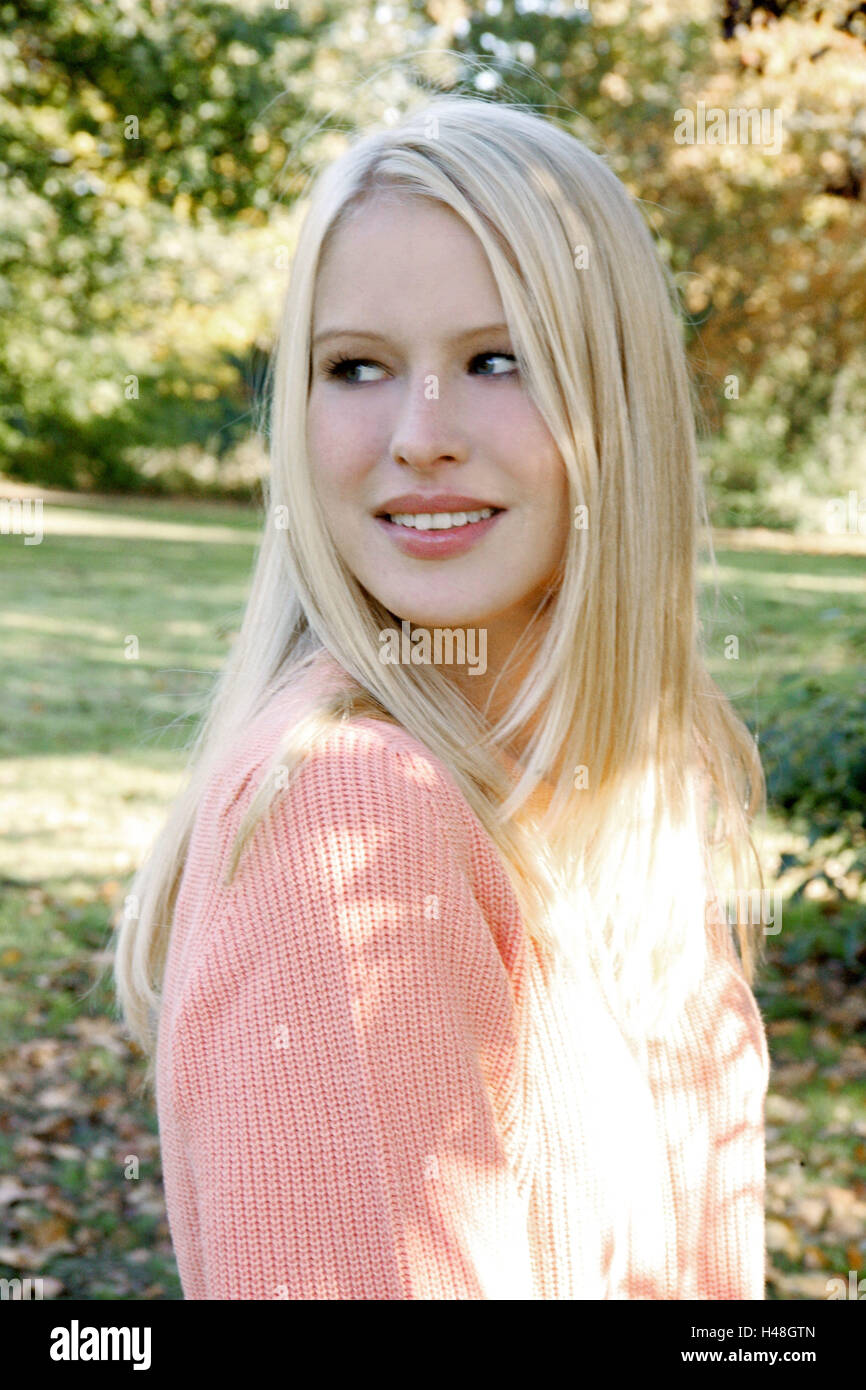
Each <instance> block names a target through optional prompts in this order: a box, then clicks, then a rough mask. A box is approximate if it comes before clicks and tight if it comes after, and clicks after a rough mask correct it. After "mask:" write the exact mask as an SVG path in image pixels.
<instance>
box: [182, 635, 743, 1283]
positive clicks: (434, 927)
mask: <svg viewBox="0 0 866 1390" xmlns="http://www.w3.org/2000/svg"><path fill="white" fill-rule="evenodd" d="M335 671H337V672H339V667H336V665H335V663H333V660H332V658H330V657H329V656H327V655H325V656H323V657H322V658H321V659H320V660H319V662H318V663H317V664H316V665H314V667H313V668H312V669H311V670H310V671H309V672H308V673H306V674H305V675H304V677H303V678H302V680H301V681H300V682H299V683H298V685H297V686H296V687H295V689H293V690H292V691H289V692H284V693H283V694H281V695H279V696H277V697H275V698H274V699H273V700H272V702H271V703H270V705H269V706H268V708H267V709H266V710H265V711H263V713H262V714H261V715H260V716H259V717H258V718H257V719H256V720H255V721H254V722H253V723H252V724H251V726H250V727H249V729H248V731H247V733H246V735H245V737H244V738H243V740H242V741H241V742H240V744H239V746H238V747H236V748H235V749H234V750H232V751H231V753H230V754H228V755H227V757H226V758H225V760H224V762H223V763H222V765H221V767H220V768H219V770H218V771H217V772H216V774H215V775H214V776H213V777H212V778H211V780H210V782H209V785H208V788H207V790H206V793H205V795H204V796H203V799H202V802H201V805H200V808H199V811H198V815H197V818H196V822H195V826H194V830H193V835H192V840H191V844H190V849H189V855H188V858H187V862H186V867H185V870H184V874H183V877H182V881H181V885H180V889H179V895H178V900H177V905H176V912H175V919H174V924H173V931H172V935H171V940H170V945H169V953H168V959H167V964H166V972H165V978H164V994H163V999H164V1003H163V1011H162V1015H161V1020H160V1029H159V1039H158V1048H157V1106H158V1115H159V1127H160V1138H161V1145H162V1160H163V1171H164V1181H165V1191H166V1198H167V1208H168V1217H169V1223H170V1228H171V1234H172V1239H173V1243H174V1248H175V1252H176V1255H177V1261H178V1268H179V1271H180V1277H181V1281H182V1284H183V1290H184V1294H185V1296H186V1297H187V1298H193V1299H213V1298H215V1299H224V1298H240V1299H273V1298H289V1299H607V1298H611V1299H738V1298H745V1299H762V1298H763V1297H764V1215H763V1196H764V1129H763V1104H764V1096H765V1092H766V1088H767V1083H768V1078H769V1057H768V1053H767V1044H766V1039H765V1035H764V1028H763V1024H762V1021H761V1016H760V1013H759V1011H758V1008H757V1005H756V1003H755V1000H754V996H753V995H752V992H751V990H750V989H749V988H748V986H747V984H746V983H745V981H744V979H743V978H742V976H741V974H740V972H739V970H738V969H737V967H736V966H734V965H731V964H728V963H721V962H719V963H718V964H714V965H713V966H711V968H710V969H709V970H708V973H707V976H706V979H705V982H704V985H703V986H702V988H701V990H700V991H698V992H697V993H696V994H695V995H694V996H693V997H692V998H691V1000H690V1002H689V1004H688V1007H687V1008H686V1009H685V1010H684V1011H683V1013H682V1015H681V1016H680V1017H679V1018H677V1019H674V1020H672V1021H671V1026H670V1029H669V1031H668V1032H667V1034H666V1036H665V1038H664V1041H659V1040H653V1041H652V1042H651V1043H650V1044H649V1047H648V1050H647V1051H646V1053H645V1054H644V1056H643V1058H642V1059H640V1058H639V1057H638V1056H637V1054H636V1053H635V1052H634V1051H633V1050H632V1048H631V1047H630V1046H629V1045H627V1044H626V1042H625V1041H624V1039H623V1036H622V1035H621V1033H620V1031H619V1029H618V1028H617V1027H616V1025H615V1023H614V1021H613V1019H612V1017H611V1015H610V1014H609V1013H608V1012H607V1010H606V1009H605V1008H604V1006H603V1005H602V1003H601V1002H600V1000H599V998H598V997H597V995H596V993H595V992H594V991H593V989H592V988H591V987H590V985H589V983H588V980H584V979H580V978H578V977H577V975H576V974H575V975H573V976H572V975H568V976H561V977H559V978H553V979H550V978H548V977H547V972H546V971H543V970H542V968H541V965H540V962H539V957H538V955H537V953H536V951H535V948H534V946H533V945H532V943H531V942H530V940H529V938H528V936H527V935H526V932H525V930H524V928H523V926H522V923H521V919H520V915H519V912H518V907H517V902H516V900H515V898H514V895H513V892H512V889H511V886H510V883H509V881H508V879H507V876H506V874H505V872H504V870H503V868H502V866H501V864H500V862H499V860H498V858H497V855H496V852H495V850H494V847H493V845H492V843H491V841H490V839H489V837H488V836H487V834H486V832H485V831H484V829H483V827H482V826H481V825H480V823H479V822H478V820H477V819H476V817H475V816H474V814H473V813H472V811H471V810H470V808H469V807H468V805H467V803H466V801H465V799H464V798H463V797H462V796H461V795H460V793H459V791H458V789H457V787H456V785H455V783H454V781H453V779H452V778H451V776H450V774H449V773H448V771H447V769H446V768H445V767H444V766H443V765H442V764H441V762H440V761H439V760H438V759H436V758H435V757H433V756H432V754H430V753H429V752H428V751H427V750H426V748H424V746H423V745H422V744H421V743H419V742H418V741H417V740H416V739H414V738H412V737H411V736H410V735H408V734H407V733H405V732H404V731H403V730H401V729H399V728H396V727H392V726H389V725H385V724H382V723H381V722H378V721H375V720H372V719H364V718H362V719H357V720H352V721H350V722H348V723H345V724H342V725H341V726H340V727H339V729H337V730H335V731H334V733H333V734H332V735H330V736H329V737H328V739H327V742H326V743H325V744H323V745H322V746H321V747H320V748H319V749H317V751H316V752H315V754H314V755H313V756H312V757H311V758H310V759H309V760H308V761H307V762H305V763H304V764H303V766H302V768H301V770H300V772H299V774H298V775H297V780H295V781H294V782H293V783H292V784H291V785H290V786H289V788H288V789H284V790H282V791H281V792H280V793H279V794H278V798H277V801H276V803H275V806H274V809H273V811H272V812H271V815H270V816H269V817H268V818H267V821H266V823H264V824H260V825H259V827H258V828H257V830H256V832H255V836H254V839H253V842H252V844H251V847H250V848H249V850H248V853H247V854H246V856H245V857H244V858H243V859H242V861H241V866H240V869H239V873H238V876H237V878H236V879H235V882H234V884H233V886H232V887H231V888H230V889H226V888H225V887H224V886H223V884H222V875H223V871H224V868H225V864H226V859H227V855H228V852H229V849H230V847H231V843H232V840H233V838H234V833H235V831H236V829H237V826H238V824H239V821H240V818H241V816H242V814H243V811H244V810H245V809H246V807H247V806H248V805H249V802H250V799H251V798H252V795H253V793H254V791H255V789H256V786H257V785H258V782H259V780H260V778H261V776H262V773H263V771H264V768H265V765H266V762H267V759H268V755H269V753H270V752H271V751H272V750H273V749H274V746H275V742H276V740H277V738H278V736H279V733H280V731H281V729H282V728H283V727H284V726H285V723H286V721H287V720H288V719H291V718H292V717H293V716H295V714H296V712H297V710H298V709H299V708H300V707H301V702H302V701H303V699H304V698H305V692H306V691H309V689H310V683H311V682H314V681H316V680H319V679H322V678H329V677H328V673H329V672H330V678H333V675H334V672H335Z"/></svg>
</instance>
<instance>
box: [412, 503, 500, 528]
mask: <svg viewBox="0 0 866 1390" xmlns="http://www.w3.org/2000/svg"><path fill="white" fill-rule="evenodd" d="M494 511H495V508H493V507H484V508H483V509H482V510H481V511H480V512H434V513H430V512H421V513H419V515H417V516H414V515H410V514H409V513H407V512H398V513H397V514H396V515H395V516H389V517H388V520H389V521H393V522H394V523H395V524H396V525H397V526H414V528H415V530H416V531H447V530H448V529H449V528H450V527H452V526H467V525H468V524H469V522H471V521H486V520H487V518H488V517H489V516H493V513H494Z"/></svg>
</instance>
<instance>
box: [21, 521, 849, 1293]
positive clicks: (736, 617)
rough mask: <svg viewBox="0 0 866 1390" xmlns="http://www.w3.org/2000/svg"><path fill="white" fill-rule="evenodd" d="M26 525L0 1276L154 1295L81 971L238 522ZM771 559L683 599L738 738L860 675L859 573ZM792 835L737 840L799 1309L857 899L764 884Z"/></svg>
mask: <svg viewBox="0 0 866 1390" xmlns="http://www.w3.org/2000/svg"><path fill="white" fill-rule="evenodd" d="M43 529H44V537H43V540H42V542H41V544H39V545H31V546H25V545H24V544H23V542H22V539H21V537H16V536H3V537H2V538H0V570H2V579H3V591H4V594H5V604H4V609H3V614H2V627H0V643H2V652H0V654H2V660H3V671H4V677H5V679H4V686H5V688H4V709H5V713H6V718H5V720H4V725H3V729H2V732H0V751H2V762H0V778H2V783H0V804H2V808H3V821H4V827H5V829H6V833H5V835H4V838H3V842H2V847H0V876H2V879H3V887H4V892H3V896H2V905H0V964H2V967H3V970H2V981H0V1030H2V1033H0V1048H2V1057H3V1066H2V1073H0V1172H2V1173H3V1174H5V1176H3V1177H0V1219H2V1230H0V1277H13V1276H15V1275H20V1276H25V1275H28V1274H30V1275H39V1276H41V1277H43V1278H44V1281H45V1283H44V1290H45V1296H46V1297H54V1298H84V1299H108V1298H121V1299H127V1298H129V1299H153V1298H159V1299H177V1298H179V1297H181V1290H180V1284H179V1281H178V1277H177V1271H176V1268H175V1263H174V1259H173V1256H172V1251H171V1244H170V1241H169V1237H168V1227H167V1224H166V1219H165V1208H164V1201H163V1193H162V1183H161V1170H160V1163H159V1145H158V1136H157V1128H156V1118H155V1114H154V1111H153V1105H152V1102H151V1100H150V1098H149V1097H146V1096H144V1095H143V1094H142V1091H141V1076H142V1071H143V1063H142V1059H141V1057H140V1055H139V1054H138V1051H137V1049H136V1048H135V1047H134V1046H132V1045H131V1044H130V1043H129V1042H128V1040H127V1039H126V1036H125V1034H124V1032H123V1029H122V1027H121V1026H120V1024H119V1023H118V1021H117V1019H116V1017H115V1016H114V1010H113V998H112V995H111V992H110V988H109V983H108V981H107V980H106V978H104V971H105V967H106V965H107V964H108V962H109V960H110V948H111V939H112V925H111V922H112V919H113V918H114V916H115V914H116V912H117V910H118V908H119V906H120V905H121V903H122V899H123V895H124V891H125V887H126V884H127V883H128V880H129V876H130V875H131V873H132V871H133V869H134V867H135V866H136V865H137V863H138V862H139V860H140V858H141V856H142V854H143V853H144V851H145V849H146V848H147V845H148V844H149V842H150V840H151V839H152V837H153V835H154V833H155V832H156V830H157V829H158V827H159V824H160V821H161V818H162V816H163V814H164V811H165V808H166V806H167V804H168V801H169V799H170V797H171V796H172V794H173V792H174V791H175V789H176V788H177V787H178V785H179V782H180V778H181V773H182V768H183V761H184V757H183V748H184V745H185V744H186V742H187V741H188V739H189V736H190V734H191V733H192V731H193V729H194V727H195V720H196V715H197V712H198V711H199V710H200V708H201V703H202V701H203V699H204V698H205V697H206V695H207V692H208V690H209V688H210V684H211V681H212V679H213V676H214V675H215V673H216V672H217V671H218V669H219V667H220V665H221V663H222V661H223V659H224V658H225V655H226V653H227V651H228V649H229V645H230V642H231V638H232V633H233V632H234V630H235V629H236V627H237V626H238V624H239V621H240V617H241V614H242V611H243V604H244V601H245V597H246V593H247V588H248V585H249V581H250V576H251V570H252V564H253V559H254V554H255V545H256V541H257V538H258V530H259V519H258V517H257V515H256V513H255V512H254V511H253V510H250V509H242V508H240V507H236V506H232V505H219V504H209V505H201V504H194V505H190V504H186V503H171V502H157V501H153V502H150V501H133V500H125V499H114V498H102V499H93V500H91V499H64V500H63V501H57V500H56V501H52V502H49V501H46V503H45V508H44V515H43ZM795 544H796V545H799V546H800V547H801V548H800V549H796V548H791V549H788V550H784V551H782V550H779V549H774V548H771V547H769V546H762V545H761V543H760V538H759V540H758V543H757V544H754V545H752V546H751V548H749V538H748V536H745V535H740V536H739V537H738V538H737V541H736V544H733V543H731V544H730V545H727V544H720V545H719V548H718V549H717V560H718V573H719V582H720V592H719V595H718V599H717V600H716V599H714V596H713V594H712V592H711V591H709V590H708V591H707V594H706V597H705V602H704V609H703V612H704V624H705V632H706V638H707V644H708V652H709V658H710V664H711V669H712V671H713V674H714V675H715V676H716V678H717V679H718V681H719V682H720V684H721V685H722V687H723V688H724V689H725V691H726V692H727V693H728V694H729V695H730V696H731V697H732V699H733V700H734V701H735V704H736V706H737V708H738V710H739V711H740V713H741V714H742V715H743V717H744V718H746V719H747V720H748V721H749V722H750V724H751V725H752V727H753V728H755V729H756V730H757V731H758V733H759V736H760V732H761V730H762V728H763V727H765V726H766V725H768V724H770V723H771V722H772V720H773V719H774V718H775V716H776V715H777V714H778V713H779V711H780V710H781V709H782V708H784V706H785V703H786V701H788V700H790V699H791V696H792V691H795V690H796V689H797V688H799V687H803V686H807V687H808V688H809V689H812V688H814V689H815V690H821V691H826V692H837V693H840V694H851V693H852V692H853V691H855V690H856V689H857V682H858V679H859V681H860V682H861V683H862V678H863V676H862V673H863V667H864V655H866V605H864V602H863V598H864V587H866V586H864V555H863V554H857V553H851V554H845V553H834V554H830V553H810V550H809V544H808V541H806V540H799V539H798V540H797V541H796V543H795V542H794V541H793V539H792V541H791V545H792V547H793V546H794V545H795ZM854 550H856V543H852V551H854ZM703 577H704V578H705V579H707V580H708V579H709V577H710V576H709V570H708V569H707V568H706V567H704V570H703ZM732 636H733V637H736V639H737V642H738V648H739V649H738V653H737V655H736V656H732V655H730V653H731V650H732V644H731V643H730V641H729V640H728V639H730V638H731V637H732ZM726 650H727V652H728V653H729V655H727V656H726ZM807 832H808V826H803V825H800V824H792V823H789V822H788V821H787V820H786V819H784V818H783V817H782V816H780V815H778V814H774V813H773V810H772V808H771V811H770V814H768V816H767V817H766V818H764V819H763V821H762V823H761V825H760V827H759V834H758V843H759V846H760V851H761V855H762V859H763V861H764V864H765V868H766V870H767V872H768V874H769V875H770V876H771V879H770V881H771V882H778V883H779V884H780V886H781V887H782V888H783V890H784V891H785V892H786V901H785V908H784V926H783V930H782V932H781V933H780V934H779V936H778V937H771V938H769V939H768V940H769V951H768V957H769V958H768V966H767V969H766V971H765V972H764V974H763V976H762V978H761V980H760V982H759V985H758V987H757V989H756V994H757V997H758V1001H759V1004H760V1006H761V1009H762V1011H763V1014H764V1018H765V1021H766V1024H767V1031H768V1037H769V1043H770V1051H771V1056H772V1060H773V1073H772V1078H771V1089H770V1095H769V1097H768V1103H767V1164H768V1190H767V1216H768V1223H767V1235H768V1249H769V1263H768V1282H767V1297H768V1298H771V1299H808V1298H812V1299H817V1298H824V1297H826V1289H827V1281H828V1280H829V1279H831V1278H833V1277H839V1276H841V1277H842V1278H843V1279H845V1280H846V1281H847V1278H848V1271H850V1270H857V1271H860V1270H863V1269H864V1266H866V1103H864V1102H866V998H864V994H866V991H864V989H863V979H864V966H866V945H864V943H866V925H864V922H866V892H864V888H863V882H862V876H861V877H860V878H855V879H849V880H846V884H847V891H846V892H843V893H841V894H840V893H838V892H832V891H827V890H826V889H821V885H820V884H818V886H817V888H816V890H815V891H814V892H810V893H808V894H806V895H802V894H801V895H799V896H797V897H794V896H793V888H794V886H795V879H794V878H791V876H790V875H788V877H787V878H786V877H785V875H784V874H782V876H781V877H779V878H778V879H774V878H773V877H772V876H773V875H776V874H777V873H778V872H779V871H780V869H784V862H785V861H783V860H782V859H781V856H782V855H783V854H792V853H797V852H802V850H803V849H804V846H806V845H807V840H808V835H807ZM836 877H837V878H838V874H837V875H836ZM812 887H813V888H814V887H815V885H812ZM788 896H790V902H789V901H788Z"/></svg>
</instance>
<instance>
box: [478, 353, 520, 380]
mask: <svg viewBox="0 0 866 1390" xmlns="http://www.w3.org/2000/svg"><path fill="white" fill-rule="evenodd" d="M497 357H501V358H502V359H503V361H505V362H516V361H517V358H516V357H515V356H514V354H513V353H511V352H479V354H478V356H477V357H473V359H472V360H473V362H486V361H488V360H489V359H491V358H493V359H495V358H497ZM481 375H482V376H511V375H512V373H511V372H482V373H481Z"/></svg>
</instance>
